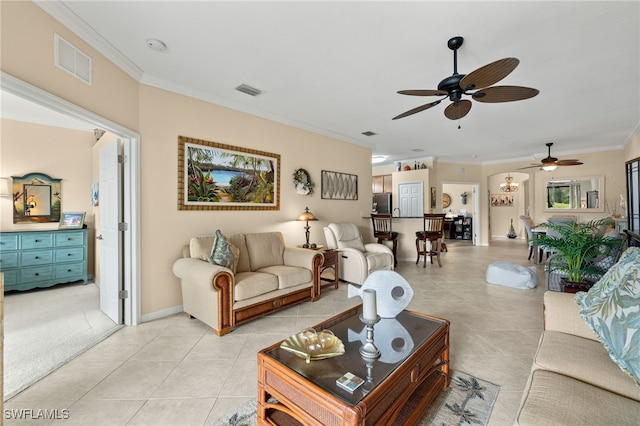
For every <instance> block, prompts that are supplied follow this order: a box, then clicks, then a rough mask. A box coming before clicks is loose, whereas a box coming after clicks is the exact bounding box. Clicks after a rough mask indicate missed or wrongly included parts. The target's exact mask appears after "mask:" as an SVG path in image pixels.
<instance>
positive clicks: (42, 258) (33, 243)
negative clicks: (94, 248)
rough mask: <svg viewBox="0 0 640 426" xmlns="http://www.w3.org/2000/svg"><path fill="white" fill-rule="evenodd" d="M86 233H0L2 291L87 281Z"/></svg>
mask: <svg viewBox="0 0 640 426" xmlns="http://www.w3.org/2000/svg"><path fill="white" fill-rule="evenodd" d="M87 235H88V234H87V229H70V230H57V231H27V232H1V233H0V271H2V272H3V273H4V291H5V292H7V291H11V290H29V289H32V288H36V287H51V286H53V285H56V284H62V283H69V282H74V281H80V280H82V281H84V282H85V284H86V282H87V280H88V275H87V262H88V259H89V251H88V239H87Z"/></svg>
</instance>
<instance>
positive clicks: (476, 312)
mask: <svg viewBox="0 0 640 426" xmlns="http://www.w3.org/2000/svg"><path fill="white" fill-rule="evenodd" d="M448 246H449V252H448V253H445V254H443V258H442V263H443V267H442V268H439V267H438V266H437V264H434V265H431V264H427V266H426V268H423V267H422V262H421V263H420V264H419V265H415V264H414V262H412V261H404V262H400V264H399V265H398V268H397V271H398V272H399V273H400V274H402V275H403V276H404V277H405V278H406V279H407V281H409V283H410V284H411V285H412V286H413V288H414V297H413V300H412V302H411V304H410V306H409V309H412V310H416V311H421V312H426V313H429V314H432V315H435V316H439V317H443V318H447V319H449V320H450V321H451V367H452V368H453V369H455V370H459V371H463V372H466V373H469V374H472V375H474V376H476V377H478V378H481V379H484V380H488V381H490V382H493V383H496V384H498V385H500V386H501V390H500V394H499V396H498V400H497V403H496V405H495V407H494V410H493V413H492V415H491V419H490V424H491V425H507V424H508V425H511V424H513V418H514V415H515V412H516V410H517V407H518V404H519V401H520V397H521V395H522V392H523V390H524V386H525V384H526V380H527V376H528V373H529V369H530V366H531V362H532V359H533V355H534V353H535V350H536V347H537V342H538V338H539V336H540V333H541V331H542V327H543V320H542V295H543V293H544V287H545V286H544V272H543V266H542V265H539V266H537V271H538V287H537V288H536V289H534V290H519V289H512V288H507V287H502V286H495V285H491V284H487V283H486V281H485V271H486V268H487V266H488V265H489V264H490V263H492V262H494V261H496V260H509V261H513V262H514V263H518V264H521V265H526V266H529V265H532V263H531V262H529V261H527V258H526V257H527V256H526V255H527V252H528V250H527V247H526V244H525V243H524V242H523V241H522V240H506V239H505V240H499V241H494V242H492V244H491V246H490V247H472V246H469V245H463V244H456V242H450V243H449V244H448ZM346 290H347V286H346V285H345V284H341V285H340V288H339V289H337V290H335V289H332V288H330V289H327V290H325V291H324V292H323V294H322V297H321V298H320V300H319V301H317V302H315V303H310V302H308V303H304V304H301V305H298V306H296V307H293V308H290V309H287V310H285V311H282V312H279V313H276V314H272V315H270V316H268V317H264V318H262V319H259V320H257V321H253V322H251V323H249V324H245V325H243V326H240V327H238V328H237V329H236V330H235V331H233V332H232V333H230V334H228V335H226V336H223V337H218V336H216V335H215V334H214V333H213V332H212V331H211V330H210V329H209V328H208V327H207V326H205V325H204V324H202V323H201V322H199V321H197V320H190V319H188V318H187V317H186V316H185V315H184V314H180V315H173V316H171V317H167V318H163V319H160V320H156V321H152V322H148V323H144V324H142V325H140V326H136V327H124V328H123V329H121V330H119V331H118V332H116V333H115V334H113V335H112V336H111V337H109V338H107V339H106V340H104V341H103V342H101V343H100V344H98V345H97V346H95V347H94V348H92V349H90V350H88V351H87V352H85V353H84V354H82V355H80V356H78V357H77V358H75V359H74V360H72V361H71V362H69V363H68V364H66V365H65V366H63V367H61V368H60V369H58V370H57V371H55V372H53V373H52V374H50V375H49V376H47V377H45V378H44V379H42V380H41V381H40V382H38V383H36V384H35V385H34V386H32V387H30V388H28V389H26V390H25V391H23V392H22V393H20V394H18V395H17V396H16V397H14V398H13V399H12V400H10V401H8V402H6V403H5V413H3V414H4V416H3V417H4V422H5V424H6V425H30V424H39V425H42V424H64V425H67V426H70V425H203V424H208V423H209V422H211V421H212V420H214V419H216V418H218V417H219V416H221V415H223V414H225V413H226V412H228V411H230V410H231V409H233V408H234V407H236V406H238V405H239V404H241V403H243V402H244V401H246V400H248V399H250V398H254V397H255V396H256V376H257V365H256V352H257V351H258V350H260V349H262V348H264V347H266V346H269V345H271V344H272V343H274V342H276V341H278V340H281V339H284V338H286V337H287V336H289V335H291V334H293V333H295V332H297V331H299V330H301V329H303V328H305V327H308V326H311V325H314V324H316V323H319V322H321V321H323V320H325V319H326V318H328V317H330V316H333V315H335V314H337V313H339V312H342V311H343V310H345V309H347V308H349V307H351V306H353V305H354V304H357V303H358V302H359V300H360V299H358V298H354V299H348V298H347V296H346ZM12 409H31V410H34V411H33V412H34V413H35V412H37V410H45V409H48V410H58V414H59V417H65V416H66V413H67V412H66V411H63V410H68V415H69V418H68V419H58V420H53V421H51V420H42V419H40V420H14V419H9V418H7V414H6V410H12Z"/></svg>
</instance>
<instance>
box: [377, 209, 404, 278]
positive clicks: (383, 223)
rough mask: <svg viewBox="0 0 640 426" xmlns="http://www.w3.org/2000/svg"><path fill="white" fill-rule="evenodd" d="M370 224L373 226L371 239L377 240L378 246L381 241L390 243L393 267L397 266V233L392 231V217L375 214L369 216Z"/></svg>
mask: <svg viewBox="0 0 640 426" xmlns="http://www.w3.org/2000/svg"><path fill="white" fill-rule="evenodd" d="M371 223H372V224H373V237H374V238H376V239H377V240H378V244H383V241H391V243H392V244H393V248H392V249H391V251H392V252H393V266H397V265H398V258H397V254H396V252H397V250H398V233H397V232H394V231H393V217H392V215H390V214H382V213H376V214H371Z"/></svg>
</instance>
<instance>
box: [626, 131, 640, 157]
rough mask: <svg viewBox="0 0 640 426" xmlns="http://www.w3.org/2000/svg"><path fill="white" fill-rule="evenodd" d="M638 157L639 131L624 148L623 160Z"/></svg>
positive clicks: (639, 147)
mask: <svg viewBox="0 0 640 426" xmlns="http://www.w3.org/2000/svg"><path fill="white" fill-rule="evenodd" d="M638 157H640V131H638V133H636V135H635V136H634V137H633V139H632V140H631V143H630V144H629V145H627V147H626V148H625V150H624V161H629V160H633V159H635V158H638Z"/></svg>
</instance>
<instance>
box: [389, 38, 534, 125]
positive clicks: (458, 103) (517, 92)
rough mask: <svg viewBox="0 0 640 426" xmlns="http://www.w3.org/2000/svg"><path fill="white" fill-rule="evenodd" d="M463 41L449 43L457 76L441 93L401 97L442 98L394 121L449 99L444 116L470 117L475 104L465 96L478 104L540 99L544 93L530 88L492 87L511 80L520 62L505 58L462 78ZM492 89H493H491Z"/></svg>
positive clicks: (442, 84)
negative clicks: (459, 59) (466, 96)
mask: <svg viewBox="0 0 640 426" xmlns="http://www.w3.org/2000/svg"><path fill="white" fill-rule="evenodd" d="M463 41H464V38H463V37H459V36H458V37H453V38H451V39H450V40H449V42H448V43H447V46H449V49H451V50H453V75H451V76H449V77H447V78H445V79H444V80H442V81H441V82H440V84H438V89H437V90H422V89H416V90H400V91H399V92H398V93H399V94H401V95H410V96H442V98H441V99H438V100H436V101H433V102H429V103H428V104H425V105H421V106H419V107H416V108H413V109H410V110H409V111H407V112H404V113H402V114H400V115H397V116H395V117H393V120H397V119H398V118H403V117H407V116H409V115H412V114H415V113H417V112H420V111H424V110H426V109H429V108H431V107H434V106H436V105H438V104H439V103H440V102H442V101H443V100H444V99H445V98H447V97H448V98H449V100H450V101H451V104H449V106H448V107H447V108H446V109H445V110H444V115H445V116H446V117H447V118H448V119H450V120H458V119H460V118H462V117H464V116H465V115H467V114H468V113H469V111H470V110H471V101H470V100H468V99H462V96H463V95H468V96H471V99H473V100H475V101H478V102H485V103H498V102H512V101H521V100H524V99H529V98H532V97H534V96H536V95H537V94H538V93H540V91H539V90H538V89H532V88H530V87H522V86H492V85H493V84H495V83H497V82H498V81H500V80H502V79H503V78H505V77H506V76H508V75H509V74H510V73H511V72H512V71H513V70H514V69H515V68H516V67H517V66H518V64H519V63H520V61H519V60H518V59H517V58H504V59H500V60H497V61H495V62H492V63H490V64H488V65H485V66H483V67H480V68H478V69H477V70H475V71H472V72H470V73H469V74H466V75H465V74H458V48H460V46H462V43H463ZM490 86H492V87H490Z"/></svg>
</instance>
